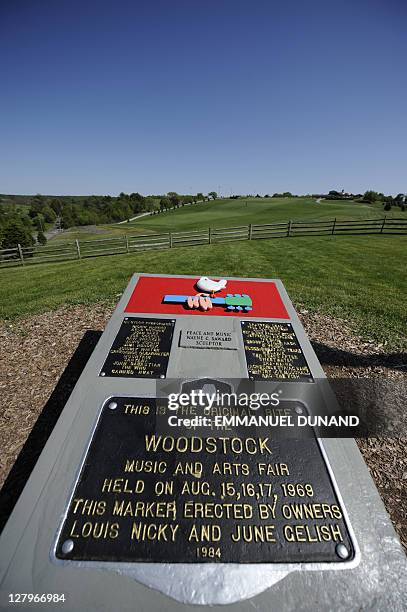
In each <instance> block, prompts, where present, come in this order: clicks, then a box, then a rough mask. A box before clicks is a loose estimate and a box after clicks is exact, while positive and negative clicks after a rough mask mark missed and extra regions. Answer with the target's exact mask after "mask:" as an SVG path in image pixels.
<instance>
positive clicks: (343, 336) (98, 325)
mask: <svg viewBox="0 0 407 612" xmlns="http://www.w3.org/2000/svg"><path fill="white" fill-rule="evenodd" d="M117 297H119V296H117ZM297 307H298V310H299V312H300V317H301V319H302V322H303V324H304V326H305V328H306V330H307V332H308V334H309V337H310V338H311V340H312V342H313V345H314V348H315V350H316V352H317V354H318V357H319V359H320V361H321V363H322V365H323V367H324V370H325V372H326V374H327V375H328V376H330V377H332V378H347V379H349V380H350V379H352V378H355V379H356V378H364V379H366V378H367V379H369V380H370V379H376V380H379V381H381V380H383V379H386V380H388V381H390V382H391V383H393V381H403V383H404V382H406V381H407V373H406V372H405V369H403V363H402V362H403V356H400V355H388V354H386V353H385V352H384V351H383V347H381V346H375V345H374V344H372V343H367V342H364V341H362V340H361V339H360V338H358V337H357V336H355V335H353V334H352V333H351V331H350V327H349V326H348V324H347V322H346V321H340V320H337V319H332V318H330V317H327V316H324V315H318V314H310V313H308V312H307V311H306V310H304V309H301V306H298V305H297ZM112 311H113V306H111V305H106V304H96V305H93V306H69V307H68V306H67V307H63V308H60V309H58V310H56V311H54V312H50V313H45V314H42V315H36V316H31V317H26V318H23V319H20V320H19V321H15V322H13V323H0V344H1V350H0V390H1V396H2V402H1V408H0V448H1V450H2V452H1V453H0V486H2V484H3V483H4V481H5V479H6V477H7V474H8V473H9V472H10V469H11V468H12V466H13V464H14V462H15V461H16V459H17V457H18V455H19V453H20V451H21V449H22V447H23V445H24V443H25V442H26V440H27V437H28V436H29V434H30V432H31V431H32V429H33V426H34V424H36V425H35V427H36V429H38V428H39V427H40V429H41V427H42V429H43V433H42V434H41V435H42V436H43V438H44V442H45V440H46V437H47V435H49V433H50V431H48V430H50V429H52V427H53V426H54V424H55V422H56V419H57V418H58V414H59V411H60V410H61V409H62V408H63V405H64V403H65V402H66V399H67V397H68V396H69V392H70V390H71V387H69V384H74V383H72V382H71V383H69V382H67V383H66V385H65V387H64V384H62V385H61V381H60V384H59V385H58V389H60V388H61V387H62V391H60V396H57V397H55V393H53V391H54V389H55V386H56V384H57V382H58V380H59V379H60V377H61V375H62V374H63V372H64V370H65V368H66V366H67V364H68V362H69V360H70V358H71V357H72V355H73V353H74V352H75V351H76V350H77V347H78V345H79V343H81V345H83V344H84V343H85V344H86V342H84V337H85V340H86V336H87V335H89V337H90V336H91V335H92V333H93V340H92V342H93V344H92V342H91V344H90V345H89V346H88V355H89V353H90V351H91V350H92V349H93V347H94V344H95V336H96V340H97V338H98V334H97V333H96V332H97V331H98V330H99V332H100V331H101V330H103V329H104V327H105V325H106V323H107V321H108V320H109V318H110V316H111V313H112ZM89 330H93V332H89ZM81 341H82V342H81ZM82 348H83V347H82ZM85 348H86V347H85ZM85 352H86V350H85ZM88 355H87V356H88ZM82 359H83V356H82ZM82 367H83V364H82ZM77 374H78V375H79V374H80V368H79V370H78V372H77ZM62 382H63V383H64V380H62ZM51 394H53V395H52V402H53V403H52V406H51V405H50V402H48V404H47V400H48V398H49V397H50V395H51ZM46 404H47V410H45V409H44V410H43V408H44V406H45V405H46ZM41 413H42V414H41ZM40 415H41V418H39V416H40ZM358 444H359V448H360V450H361V452H362V454H363V456H364V458H365V460H366V463H367V465H368V467H369V469H370V472H371V474H372V476H373V478H374V480H375V482H376V486H377V487H378V489H379V492H380V494H381V496H382V499H383V501H384V503H385V505H386V508H387V511H388V512H389V514H390V515H391V518H392V521H393V524H394V525H395V528H396V530H397V531H398V534H399V536H400V538H401V540H402V542H403V544H404V546H405V547H406V548H407V453H406V445H407V439H406V438H383V439H379V438H369V439H365V440H359V441H358ZM26 446H27V445H26ZM38 452H39V451H38ZM31 459H33V465H34V463H35V459H36V457H34V458H32V457H31ZM27 461H28V464H29V463H30V457H28V459H27ZM18 463H19V462H17V464H18ZM20 463H24V462H20ZM17 464H16V465H17ZM13 471H14V470H13ZM12 476H13V478H15V481H16V483H17V484H16V486H17V487H18V486H19V484H21V486H22V485H23V484H24V477H23V475H21V474H17V475H13V474H12ZM25 478H26V476H25ZM14 488H15V487H14ZM3 503H4V502H3ZM6 505H7V504H6ZM0 527H1V521H0Z"/></svg>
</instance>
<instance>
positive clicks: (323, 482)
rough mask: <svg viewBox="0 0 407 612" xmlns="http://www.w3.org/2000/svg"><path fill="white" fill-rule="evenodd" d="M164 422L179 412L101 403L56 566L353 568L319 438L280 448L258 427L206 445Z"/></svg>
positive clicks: (151, 402)
mask: <svg viewBox="0 0 407 612" xmlns="http://www.w3.org/2000/svg"><path fill="white" fill-rule="evenodd" d="M159 401H161V400H159ZM256 414H257V412H256ZM285 414H286V415H287V410H285ZM169 415H172V416H174V411H168V409H167V407H166V406H165V404H163V405H159V406H158V405H157V400H156V399H154V398H143V397H132V398H122V397H117V398H112V399H110V400H108V402H107V403H106V405H105V406H104V407H103V409H102V413H101V415H100V418H99V422H98V424H97V427H96V429H95V431H94V434H93V438H92V441H91V444H90V447H89V449H88V452H87V455H86V457H85V459H84V462H83V466H82V471H81V473H80V476H79V479H78V482H77V484H76V487H75V490H74V493H73V495H72V498H71V500H70V503H69V508H68V510H67V514H66V518H65V520H64V523H63V526H62V530H61V533H60V535H59V538H58V542H57V545H56V556H57V557H58V558H60V559H65V560H71V561H110V562H139V561H142V562H158V563H204V562H210V563H214V562H219V563H305V562H308V563H316V562H338V563H342V562H344V561H348V560H350V559H352V557H353V555H354V549H353V545H352V541H351V538H350V536H349V532H348V528H347V525H346V521H345V518H344V512H343V508H342V506H341V502H340V501H339V499H338V498H337V496H336V493H335V490H334V487H333V485H332V482H331V479H330V476H329V473H328V470H327V467H326V464H325V461H324V459H323V456H322V453H321V449H320V447H319V444H318V441H317V440H316V439H315V438H308V439H291V438H289V439H284V440H279V439H276V438H275V437H274V436H273V432H272V431H271V430H270V429H269V428H264V427H262V428H253V429H250V430H248V429H247V428H246V429H245V428H237V429H235V430H234V431H233V433H231V432H229V434H230V435H229V436H227V435H226V434H225V432H224V431H223V432H222V431H217V430H216V429H215V430H213V431H212V433H209V434H207V433H205V436H203V435H202V433H203V432H202V431H200V430H199V429H196V430H195V431H194V432H193V433H192V432H191V430H190V429H188V430H182V429H180V428H174V427H168V422H167V421H168V416H169ZM183 415H185V411H184V412H183ZM165 423H167V425H166V426H165Z"/></svg>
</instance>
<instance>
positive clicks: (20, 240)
mask: <svg viewBox="0 0 407 612" xmlns="http://www.w3.org/2000/svg"><path fill="white" fill-rule="evenodd" d="M34 244H35V240H34V238H33V237H32V235H31V232H30V231H29V229H28V228H26V227H25V226H24V225H23V224H22V223H21V222H20V221H11V222H10V223H8V224H7V225H6V226H5V227H4V229H3V240H2V245H1V246H2V248H3V249H14V248H16V247H17V246H18V245H20V246H22V247H30V246H34Z"/></svg>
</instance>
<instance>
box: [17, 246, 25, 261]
mask: <svg viewBox="0 0 407 612" xmlns="http://www.w3.org/2000/svg"><path fill="white" fill-rule="evenodd" d="M17 246H18V252H19V253H20V259H21V263H22V265H24V255H23V249H22V248H21V244H18V245H17Z"/></svg>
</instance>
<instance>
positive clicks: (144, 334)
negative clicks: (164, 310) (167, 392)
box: [100, 317, 174, 378]
mask: <svg viewBox="0 0 407 612" xmlns="http://www.w3.org/2000/svg"><path fill="white" fill-rule="evenodd" d="M173 333H174V321H172V320H171V319H150V318H141V317H126V318H125V319H124V320H123V322H122V325H121V327H120V329H119V332H118V334H117V336H116V338H115V340H114V342H113V346H112V347H111V349H110V351H109V354H108V356H107V358H106V361H105V363H104V365H103V368H102V370H101V373H100V374H101V376H122V377H125V378H165V376H166V373H167V367H168V359H169V356H170V350H171V343H172V336H173Z"/></svg>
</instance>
